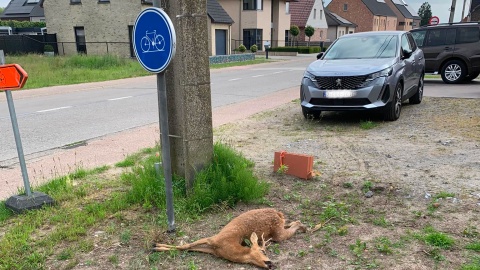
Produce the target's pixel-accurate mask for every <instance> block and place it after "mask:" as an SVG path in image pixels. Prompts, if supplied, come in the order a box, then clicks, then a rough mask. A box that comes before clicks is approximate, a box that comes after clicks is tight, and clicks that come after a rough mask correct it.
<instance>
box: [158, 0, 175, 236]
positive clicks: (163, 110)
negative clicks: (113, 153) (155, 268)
mask: <svg viewBox="0 0 480 270" xmlns="http://www.w3.org/2000/svg"><path fill="white" fill-rule="evenodd" d="M153 7H161V6H160V1H159V0H153ZM157 94H158V113H159V122H160V141H161V143H162V149H161V150H162V165H163V176H164V177H165V197H166V201H167V202H166V203H167V219H168V232H174V231H175V214H174V211H173V185H172V162H171V156H170V137H169V134H170V132H169V130H168V108H167V83H166V81H165V72H164V71H162V72H160V73H157Z"/></svg>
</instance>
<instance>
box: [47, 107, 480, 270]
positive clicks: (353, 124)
mask: <svg viewBox="0 0 480 270" xmlns="http://www.w3.org/2000/svg"><path fill="white" fill-rule="evenodd" d="M214 134H215V140H220V141H223V142H225V143H228V144H230V145H232V146H233V147H234V148H235V149H237V150H238V151H240V152H242V153H243V154H244V155H245V156H246V157H247V158H249V159H251V160H253V161H254V162H255V164H256V165H255V172H256V173H257V175H258V176H259V177H260V178H261V179H264V180H266V181H268V182H269V183H271V189H270V192H269V194H268V195H267V197H266V198H265V203H264V204H257V205H245V204H240V205H238V206H237V207H236V208H235V209H229V208H222V207H219V208H218V209H217V210H216V211H212V213H210V214H208V215H207V216H205V218H204V219H202V221H198V222H190V223H186V224H177V235H176V237H173V236H171V235H167V234H166V233H164V232H162V231H160V230H158V229H152V228H151V227H148V228H146V226H145V224H146V223H148V222H151V219H154V215H158V214H163V213H153V214H152V213H145V210H142V209H137V210H136V211H130V212H128V213H123V214H122V219H121V220H119V219H115V218H112V220H107V221H106V222H105V224H102V225H101V226H97V227H96V228H94V229H93V230H91V232H90V233H89V235H88V238H90V239H93V241H94V243H95V248H94V249H93V251H91V252H88V253H81V254H79V255H78V256H77V258H76V259H75V261H68V260H67V261H61V260H57V259H55V258H52V260H51V261H50V262H49V263H48V265H49V268H50V269H227V268H228V269H257V268H256V267H253V266H250V265H246V264H236V263H231V262H228V261H225V260H222V259H219V258H216V257H213V256H212V255H208V254H200V253H193V252H170V253H150V252H149V247H150V245H151V243H152V242H153V241H162V242H166V243H174V244H179V243H181V242H192V241H194V240H197V239H199V238H201V237H207V236H211V235H213V234H215V233H216V232H218V231H219V230H220V229H221V228H222V226H224V225H225V224H226V223H227V222H228V221H229V220H231V219H232V218H233V217H235V216H237V215H239V214H240V213H242V212H244V211H246V210H249V209H254V208H262V207H274V208H276V209H278V210H280V211H282V212H283V213H284V214H285V216H286V217H287V218H288V219H289V220H291V221H293V220H300V221H302V222H303V223H304V224H306V225H307V226H308V227H309V228H313V227H314V226H315V225H318V224H322V225H323V226H322V228H321V229H320V230H318V231H316V232H311V231H309V232H307V233H305V234H302V233H299V234H296V235H295V236H294V237H293V238H291V239H289V240H286V241H284V242H281V243H274V244H272V245H271V246H270V247H269V249H268V253H267V255H268V256H269V258H270V259H271V260H272V262H273V263H274V265H275V269H405V270H406V269H461V267H462V265H465V264H468V263H471V262H472V260H474V259H475V257H476V256H480V254H479V252H478V251H472V250H470V249H466V248H465V246H466V245H467V244H469V243H474V242H477V243H478V242H479V241H480V236H479V234H480V233H479V232H480V215H479V214H480V100H478V99H451V98H425V99H424V101H423V102H422V103H421V104H419V105H408V103H407V104H404V107H403V111H402V115H401V117H400V119H399V120H398V121H395V122H384V121H383V120H382V118H381V116H380V115H379V114H376V113H358V112H343V113H336V112H326V113H323V114H322V118H321V119H320V120H304V119H303V116H302V114H301V111H300V107H299V103H298V101H295V102H291V103H288V104H286V105H282V106H281V107H278V108H277V109H274V110H270V111H266V112H263V113H260V114H256V115H254V116H253V117H250V118H248V119H245V120H242V121H239V122H237V123H234V124H227V125H223V126H221V127H219V128H217V129H215V132H214ZM280 150H285V151H287V152H291V153H299V154H308V155H312V156H313V157H314V170H315V172H316V173H317V176H315V177H314V178H313V179H311V180H302V179H298V178H295V177H293V176H289V175H286V174H283V173H278V172H274V171H273V156H274V152H275V151H280ZM369 190H370V191H371V192H370V193H371V194H370V195H372V196H371V197H370V196H366V193H367V192H368V191H369ZM327 211H331V212H332V214H331V216H334V218H331V219H328V220H325V219H324V217H326V212H327ZM109 228H114V229H109ZM429 228H430V229H432V228H433V229H434V230H435V231H436V232H440V233H443V235H447V236H448V237H450V238H452V239H454V243H453V245H452V246H450V247H447V248H445V247H444V246H442V245H441V244H438V242H435V243H437V244H435V243H434V244H432V242H431V241H430V242H429V241H428V239H427V237H425V236H426V235H427V234H428V233H429V232H430V231H429ZM125 230H128V231H129V232H130V234H131V236H130V237H129V241H122V235H121V234H122V232H124V231H125ZM124 240H125V239H124ZM477 266H478V264H477ZM474 269H476V268H474Z"/></svg>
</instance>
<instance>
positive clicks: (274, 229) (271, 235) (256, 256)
mask: <svg viewBox="0 0 480 270" xmlns="http://www.w3.org/2000/svg"><path fill="white" fill-rule="evenodd" d="M297 230H300V231H301V232H306V231H307V227H306V226H305V225H303V224H302V223H301V222H300V221H294V222H292V223H290V224H289V225H288V226H285V217H284V216H283V213H281V212H279V211H277V210H275V209H271V208H266V209H256V210H250V211H247V212H245V213H243V214H241V215H239V216H238V217H236V218H234V219H233V220H232V221H230V222H229V223H228V224H227V225H226V226H225V227H223V229H222V230H221V231H220V232H219V233H218V234H217V235H214V236H212V237H207V238H203V239H200V240H198V241H195V242H193V243H191V244H185V245H181V246H172V245H165V244H155V246H154V248H153V250H154V251H167V250H190V251H198V252H204V253H209V254H213V255H215V256H217V257H221V258H224V259H227V260H230V261H232V262H238V263H250V264H254V265H256V266H259V267H263V268H268V269H272V268H273V265H272V262H271V261H270V259H269V258H268V257H267V255H266V251H265V244H266V242H268V241H270V240H273V241H275V242H280V241H283V240H285V239H288V238H290V237H292V236H293V235H294V234H295V232H296V231H297ZM258 237H261V238H262V246H259V245H258V241H259V239H258ZM245 239H250V242H251V246H250V247H248V246H246V245H245V243H244V240H245Z"/></svg>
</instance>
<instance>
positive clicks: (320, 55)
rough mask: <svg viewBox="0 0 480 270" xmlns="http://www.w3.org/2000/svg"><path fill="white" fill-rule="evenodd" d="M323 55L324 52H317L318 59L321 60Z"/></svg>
mask: <svg viewBox="0 0 480 270" xmlns="http://www.w3.org/2000/svg"><path fill="white" fill-rule="evenodd" d="M322 56H323V52H321V53H319V54H317V60H319V59H320V58H322Z"/></svg>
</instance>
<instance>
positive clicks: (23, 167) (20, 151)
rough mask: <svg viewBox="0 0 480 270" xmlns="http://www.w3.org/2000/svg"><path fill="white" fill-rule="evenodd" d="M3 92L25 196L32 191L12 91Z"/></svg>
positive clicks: (2, 62)
mask: <svg viewBox="0 0 480 270" xmlns="http://www.w3.org/2000/svg"><path fill="white" fill-rule="evenodd" d="M0 65H5V55H4V54H3V50H0ZM5 94H6V95H7V104H8V111H9V113H10V119H11V121H12V128H13V135H14V137H15V143H16V145H17V153H18V159H19V160H20V168H21V170H22V177H23V185H24V186H25V193H26V194H27V196H31V195H32V191H31V190H30V182H29V181H28V172H27V166H26V165H25V156H24V155H23V147H22V140H21V138H20V131H19V130H18V123H17V114H16V113H15V106H14V104H13V98H12V93H11V91H10V90H5Z"/></svg>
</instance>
